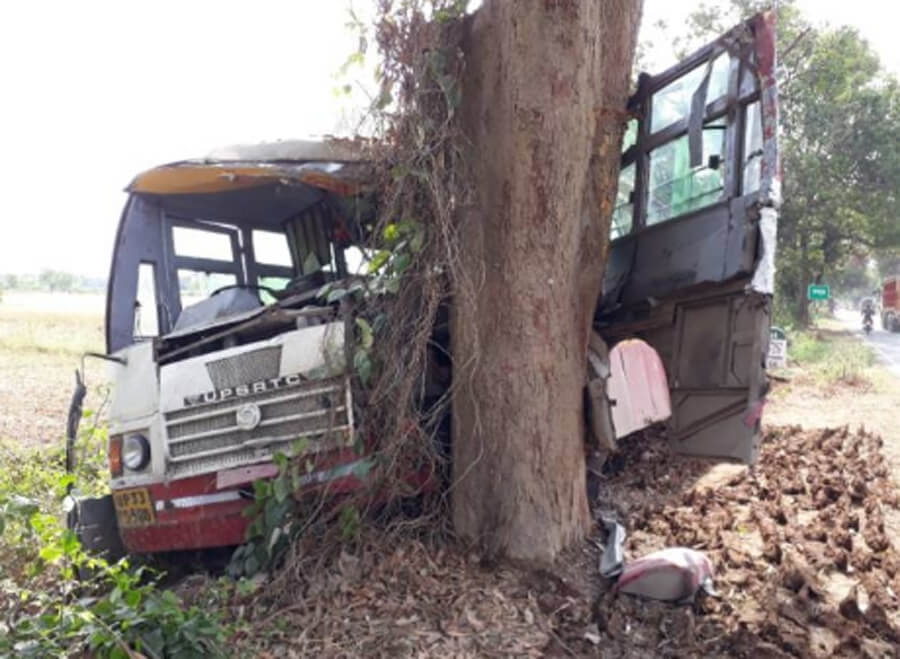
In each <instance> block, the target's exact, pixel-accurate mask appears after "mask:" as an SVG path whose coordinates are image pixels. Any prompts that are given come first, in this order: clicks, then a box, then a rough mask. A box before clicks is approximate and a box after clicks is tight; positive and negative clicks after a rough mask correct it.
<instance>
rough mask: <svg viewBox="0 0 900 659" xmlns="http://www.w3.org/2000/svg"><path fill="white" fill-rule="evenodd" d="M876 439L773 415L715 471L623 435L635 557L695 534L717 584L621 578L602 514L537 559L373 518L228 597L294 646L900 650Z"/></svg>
mask: <svg viewBox="0 0 900 659" xmlns="http://www.w3.org/2000/svg"><path fill="white" fill-rule="evenodd" d="M881 446H882V440H881V439H880V438H879V437H878V436H876V435H873V434H870V433H868V432H865V431H863V430H858V431H851V430H850V429H849V428H847V427H843V428H836V429H827V430H803V429H801V428H799V427H796V426H788V427H780V428H774V429H771V430H769V431H768V432H767V434H766V436H765V438H764V441H763V443H762V446H761V453H760V458H759V461H758V463H757V464H756V465H754V466H753V467H751V468H734V467H731V468H730V469H729V468H725V469H724V470H719V471H721V472H722V473H724V474H725V476H724V477H722V476H721V474H719V477H718V480H716V479H713V480H710V479H709V478H708V475H709V472H710V470H711V465H710V463H708V462H704V461H702V460H698V459H692V458H686V457H682V456H675V455H672V454H671V453H670V451H669V450H668V448H667V446H666V443H665V440H664V439H663V436H662V434H661V433H659V432H645V433H643V435H641V436H639V437H637V438H635V439H633V440H631V441H627V442H625V443H623V445H622V451H621V452H620V453H619V454H618V455H617V456H616V457H615V459H613V460H610V461H608V462H607V466H606V469H605V473H604V475H603V477H602V482H601V484H600V488H599V495H598V500H597V502H596V504H597V509H598V511H599V510H601V509H603V510H607V511H608V510H609V509H610V508H612V509H614V510H615V511H616V514H617V515H618V517H619V519H620V520H621V521H622V522H623V523H624V524H625V525H626V527H627V529H628V537H627V540H626V545H625V552H626V557H627V558H630V559H632V560H633V559H635V558H638V557H640V556H642V555H645V554H647V553H649V552H651V551H654V550H657V549H660V548H663V547H666V546H686V547H692V548H694V549H698V550H701V551H703V552H705V553H706V554H707V555H708V556H709V557H710V558H711V559H712V562H713V564H714V566H715V586H716V590H717V591H718V593H719V595H720V596H719V597H716V598H713V597H708V596H701V597H699V598H698V599H697V600H696V601H695V602H694V603H693V604H690V605H681V606H678V605H673V604H669V603H664V602H655V601H650V600H642V599H639V598H637V597H633V596H629V595H625V594H619V593H616V592H615V590H614V589H613V588H612V582H611V581H608V580H605V579H603V578H601V577H600V576H599V569H598V567H599V557H600V553H601V547H600V546H598V545H600V544H602V543H601V542H600V541H599V538H600V537H601V531H600V526H599V525H598V527H597V536H596V537H595V538H594V539H593V540H591V541H589V542H586V543H584V544H583V545H581V546H579V547H576V548H573V549H571V550H570V551H569V552H567V553H566V554H565V555H564V556H562V557H561V558H560V560H559V561H557V564H556V565H554V566H553V567H551V568H548V569H539V570H535V569H533V568H528V567H526V566H520V565H510V564H505V563H501V564H499V565H498V564H486V563H485V561H484V560H483V559H482V557H481V556H479V555H478V554H477V553H476V552H474V551H472V550H470V549H466V548H463V547H461V546H459V545H457V544H455V543H453V542H452V541H448V540H447V539H446V538H445V537H440V536H438V535H434V536H430V537H413V536H411V535H410V534H409V533H408V532H406V533H402V534H397V533H393V532H390V531H385V530H380V531H379V530H373V529H370V530H367V531H365V532H364V533H363V536H362V537H361V538H360V539H359V541H358V542H357V543H355V544H354V545H352V546H349V545H348V546H346V547H344V548H343V549H338V550H336V551H335V553H334V556H333V557H332V558H331V560H330V562H329V564H328V565H327V566H323V567H322V568H321V569H317V570H314V571H310V572H308V573H307V574H305V575H304V576H303V578H302V579H301V580H300V581H295V582H292V583H293V584H294V585H293V586H292V587H291V588H289V589H271V588H267V587H266V588H261V589H260V591H259V593H261V594H259V593H258V594H256V595H253V596H252V602H246V601H245V602H234V607H235V608H238V607H239V608H240V610H241V611H242V612H245V616H246V619H245V627H244V628H245V630H246V629H247V625H249V630H250V631H245V632H244V633H243V634H241V637H240V638H239V639H238V646H239V647H241V648H242V649H243V650H246V651H252V653H254V654H255V655H256V656H267V654H266V653H270V655H271V656H286V657H291V656H297V657H300V656H328V657H351V656H373V657H374V656H394V657H396V656H400V657H419V656H452V657H485V656H486V657H493V656H498V657H499V656H516V657H538V656H594V657H648V656H658V657H676V656H677V657H682V656H732V657H750V656H753V657H829V656H841V657H855V656H860V657H892V656H897V648H898V647H900V613H898V612H900V601H898V594H900V574H898V569H900V558H898V553H897V550H896V548H895V547H894V546H893V545H892V543H891V541H890V538H889V537H888V536H887V534H886V532H885V526H884V514H885V511H886V509H888V508H897V507H898V494H897V490H896V489H895V486H894V485H893V483H892V481H891V478H890V472H889V469H888V466H887V465H886V463H885V461H884V458H883V457H882V453H881ZM716 469H718V468H716ZM716 469H713V470H712V471H716ZM276 579H277V577H276ZM274 590H278V592H277V593H275V592H273V591H274ZM250 604H252V605H250ZM246 612H250V613H246Z"/></svg>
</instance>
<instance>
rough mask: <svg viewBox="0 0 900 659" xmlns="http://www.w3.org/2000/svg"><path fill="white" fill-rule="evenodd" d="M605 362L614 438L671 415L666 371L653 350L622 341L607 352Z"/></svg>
mask: <svg viewBox="0 0 900 659" xmlns="http://www.w3.org/2000/svg"><path fill="white" fill-rule="evenodd" d="M609 363H610V377H609V399H610V403H611V411H612V421H613V428H614V429H615V433H616V438H622V437H626V436H627V435H630V434H631V433H633V432H636V431H638V430H641V429H643V428H647V427H648V426H650V425H652V424H654V423H658V422H660V421H665V420H666V419H668V418H669V417H670V416H671V414H672V409H671V405H670V403H669V386H668V382H667V379H666V371H665V369H664V368H663V364H662V361H661V360H660V358H659V355H658V354H657V353H656V351H655V350H654V349H653V348H651V347H650V346H649V345H648V344H647V343H645V342H644V341H641V340H640V339H628V340H626V341H622V342H620V343H617V344H616V345H615V346H614V347H613V349H612V350H611V351H610V353H609Z"/></svg>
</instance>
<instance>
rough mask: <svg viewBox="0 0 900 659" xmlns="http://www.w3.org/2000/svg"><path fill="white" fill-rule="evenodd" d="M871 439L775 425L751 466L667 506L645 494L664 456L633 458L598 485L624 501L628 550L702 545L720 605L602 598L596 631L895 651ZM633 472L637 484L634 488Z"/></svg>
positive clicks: (783, 649) (894, 576)
mask: <svg viewBox="0 0 900 659" xmlns="http://www.w3.org/2000/svg"><path fill="white" fill-rule="evenodd" d="M881 444H882V442H881V439H880V438H879V437H877V436H874V435H871V434H868V433H866V432H864V431H862V430H860V431H857V432H851V431H850V430H849V429H848V428H846V427H845V428H840V429H830V430H824V431H823V430H815V431H803V430H802V429H800V428H797V427H787V428H780V429H776V430H773V431H771V432H770V433H769V434H768V435H767V436H766V438H765V441H764V443H763V446H762V452H761V456H760V460H759V462H758V464H757V465H755V466H754V467H753V468H752V469H747V470H744V471H742V472H740V473H738V474H736V475H735V476H733V477H732V478H731V479H729V480H728V481H727V482H724V483H720V484H717V485H715V486H712V487H705V488H704V487H693V488H689V489H686V490H685V491H684V492H683V493H682V494H681V495H680V496H678V497H676V498H675V500H671V499H670V500H665V499H662V498H660V497H657V496H655V494H656V492H655V491H656V487H655V485H654V484H655V483H657V482H660V481H661V480H662V481H665V479H667V477H668V479H669V480H671V478H672V472H671V470H670V469H668V468H667V466H666V463H665V462H664V461H661V460H654V459H652V458H651V459H650V460H643V461H641V460H640V459H637V460H634V459H633V458H632V460H631V463H630V464H627V465H626V466H625V468H624V469H623V470H622V471H621V474H622V475H621V476H620V477H619V478H618V479H617V481H616V482H614V483H610V484H609V487H608V490H607V495H608V496H618V501H619V502H620V505H621V502H625V503H626V505H627V504H629V503H630V504H631V508H632V509H631V510H630V511H629V512H628V515H627V517H625V521H627V522H628V523H629V526H630V534H629V538H628V541H627V543H626V552H627V554H628V555H629V556H631V557H638V556H640V555H643V554H646V553H648V552H649V551H653V550H655V549H659V548H661V547H664V546H679V545H680V546H686V547H692V548H694V549H699V550H702V551H704V552H706V553H707V554H708V555H709V557H710V558H711V559H712V560H713V563H714V565H715V566H716V588H717V590H718V591H719V593H720V595H721V597H720V598H703V599H702V600H701V601H698V602H697V603H696V604H695V605H694V606H693V607H691V608H681V609H678V608H674V607H672V606H671V605H668V604H661V603H655V602H645V601H641V600H638V599H635V598H631V597H626V596H617V595H616V594H615V593H614V592H613V591H612V590H607V591H606V592H605V593H603V594H602V595H601V596H600V598H599V599H598V602H597V606H596V614H597V616H596V617H597V623H598V625H599V627H600V629H601V630H602V631H604V632H605V633H606V634H607V635H609V636H611V637H612V638H613V639H614V643H617V644H619V645H620V649H621V650H622V652H623V654H624V653H625V652H626V651H634V649H635V645H637V646H638V647H641V648H644V649H645V651H646V652H650V651H652V652H657V653H660V654H664V655H682V654H686V653H690V654H694V653H699V654H702V655H710V654H712V655H715V654H719V653H727V654H729V655H731V656H744V655H746V656H750V655H751V654H752V655H756V656H759V655H762V656H773V657H781V656H803V657H807V656H809V657H818V656H833V655H835V654H836V655H837V656H872V657H883V656H894V652H895V651H896V648H898V647H900V616H898V605H900V600H898V597H897V595H898V593H900V574H898V569H900V560H898V554H897V552H896V550H895V548H894V547H893V546H892V545H891V543H890V539H889V538H888V536H887V534H886V532H885V526H884V514H885V509H886V508H888V507H893V508H896V507H897V505H898V500H897V492H896V490H895V488H894V486H893V484H892V482H891V480H890V475H889V471H888V467H887V466H886V464H885V461H884V459H883V457H882V454H881ZM645 451H646V449H645ZM685 466H689V465H685ZM635 471H640V472H641V476H640V478H641V479H642V481H643V482H645V483H648V484H650V487H649V488H647V490H645V491H643V492H634V491H631V489H632V487H633V481H634V478H635V476H634V472H635ZM680 480H683V479H680ZM669 489H671V488H669ZM617 490H618V491H617ZM629 625H630V627H631V628H632V629H631V631H628V628H629Z"/></svg>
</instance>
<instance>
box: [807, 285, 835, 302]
mask: <svg viewBox="0 0 900 659" xmlns="http://www.w3.org/2000/svg"><path fill="white" fill-rule="evenodd" d="M806 297H807V299H809V300H827V299H828V298H830V297H831V287H830V286H826V285H825V284H810V285H809V288H808V289H806Z"/></svg>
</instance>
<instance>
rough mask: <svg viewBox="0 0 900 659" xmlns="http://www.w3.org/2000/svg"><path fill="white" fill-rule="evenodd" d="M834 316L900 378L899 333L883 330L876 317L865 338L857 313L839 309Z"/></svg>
mask: <svg viewBox="0 0 900 659" xmlns="http://www.w3.org/2000/svg"><path fill="white" fill-rule="evenodd" d="M836 315H837V318H838V320H840V321H841V322H842V323H843V324H844V326H845V327H846V328H847V329H848V330H850V331H851V332H853V333H854V335H856V336H859V337H861V338H862V339H863V340H864V341H865V342H866V343H868V344H869V345H870V346H872V348H873V349H874V350H875V354H876V355H878V360H879V361H880V362H881V363H882V364H884V365H885V366H887V367H888V369H889V370H890V371H891V372H892V373H893V374H894V375H896V376H897V377H898V378H900V332H898V333H891V332H888V331H886V330H883V329H882V328H881V322H880V319H879V318H878V317H877V316H876V318H875V326H874V328H873V329H872V333H871V334H869V336H866V335H865V332H863V331H862V316H861V315H860V314H859V312H856V311H848V310H846V309H841V310H839V311H838V312H837V314H836Z"/></svg>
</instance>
